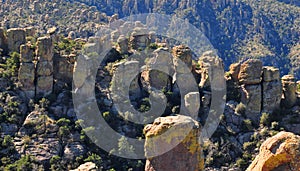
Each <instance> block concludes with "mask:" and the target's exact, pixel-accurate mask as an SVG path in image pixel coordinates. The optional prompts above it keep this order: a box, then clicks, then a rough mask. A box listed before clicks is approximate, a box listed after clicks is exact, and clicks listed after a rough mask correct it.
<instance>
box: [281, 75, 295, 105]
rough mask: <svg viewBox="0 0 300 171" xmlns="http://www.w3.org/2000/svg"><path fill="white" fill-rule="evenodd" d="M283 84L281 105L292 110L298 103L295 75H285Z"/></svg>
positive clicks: (282, 80)
mask: <svg viewBox="0 0 300 171" xmlns="http://www.w3.org/2000/svg"><path fill="white" fill-rule="evenodd" d="M281 82H282V91H283V93H282V100H281V104H282V105H283V106H284V107H286V108H291V107H293V106H294V105H295V104H296V102H297V95H296V89H297V87H296V82H295V77H294V76H293V75H285V76H283V77H282V79H281Z"/></svg>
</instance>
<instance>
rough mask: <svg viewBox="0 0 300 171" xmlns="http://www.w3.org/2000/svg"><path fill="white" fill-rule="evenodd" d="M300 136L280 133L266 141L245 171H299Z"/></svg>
mask: <svg viewBox="0 0 300 171" xmlns="http://www.w3.org/2000/svg"><path fill="white" fill-rule="evenodd" d="M299 161H300V136H298V135H295V134H293V133H290V132H280V133H278V134H277V135H275V136H273V137H271V138H269V139H267V140H266V141H265V142H264V143H263V144H262V145H261V147H260V151H259V154H258V156H256V158H255V159H254V161H253V162H252V164H251V165H250V166H249V167H248V169H247V171H252V170H255V171H274V170H278V171H279V170H291V169H292V170H300V162H299Z"/></svg>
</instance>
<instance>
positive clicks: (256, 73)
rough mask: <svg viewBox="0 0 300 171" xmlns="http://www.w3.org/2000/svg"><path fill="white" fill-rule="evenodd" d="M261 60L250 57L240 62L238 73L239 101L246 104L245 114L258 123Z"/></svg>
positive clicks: (260, 100) (260, 105) (260, 94)
mask: <svg viewBox="0 0 300 171" xmlns="http://www.w3.org/2000/svg"><path fill="white" fill-rule="evenodd" d="M262 66H263V65H262V62H261V61H260V60H255V59H250V60H247V61H246V62H244V63H242V64H241V67H240V72H239V75H238V79H239V83H240V84H241V102H242V103H243V104H245V105H246V113H245V114H246V116H247V117H248V118H250V119H251V120H252V121H253V122H254V123H256V124H258V123H259V118H260V115H261V111H262V87H261V85H260V83H261V80H262Z"/></svg>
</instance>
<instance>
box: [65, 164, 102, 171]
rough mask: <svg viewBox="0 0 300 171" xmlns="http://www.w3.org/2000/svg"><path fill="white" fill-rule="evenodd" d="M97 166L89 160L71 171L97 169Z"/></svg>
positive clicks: (94, 170) (93, 170)
mask: <svg viewBox="0 0 300 171" xmlns="http://www.w3.org/2000/svg"><path fill="white" fill-rule="evenodd" d="M97 170H98V169H97V166H96V164H95V163H92V162H87V163H84V164H82V165H80V166H79V167H78V168H77V169H74V170H71V171H97Z"/></svg>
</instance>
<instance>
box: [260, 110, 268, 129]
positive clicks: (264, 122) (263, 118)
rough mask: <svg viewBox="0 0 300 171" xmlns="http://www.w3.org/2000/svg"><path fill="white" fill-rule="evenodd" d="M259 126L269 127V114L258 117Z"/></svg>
mask: <svg viewBox="0 0 300 171" xmlns="http://www.w3.org/2000/svg"><path fill="white" fill-rule="evenodd" d="M260 124H261V125H263V126H269V125H270V114H268V113H263V114H262V115H261V117H260Z"/></svg>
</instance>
